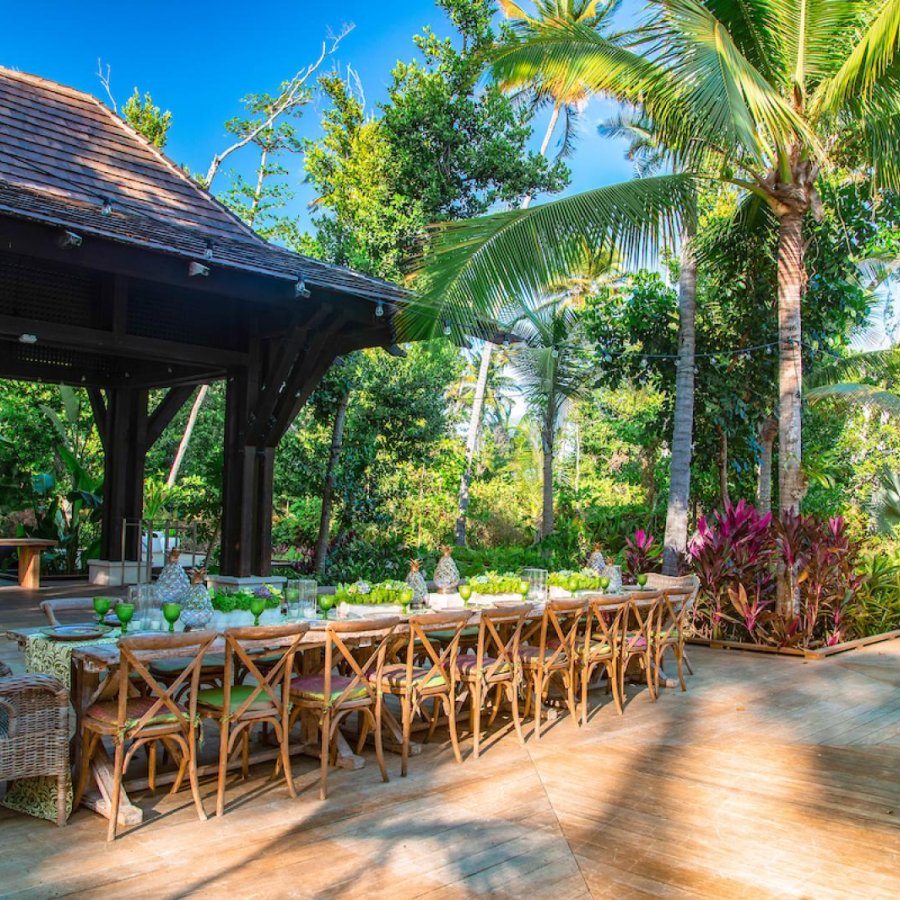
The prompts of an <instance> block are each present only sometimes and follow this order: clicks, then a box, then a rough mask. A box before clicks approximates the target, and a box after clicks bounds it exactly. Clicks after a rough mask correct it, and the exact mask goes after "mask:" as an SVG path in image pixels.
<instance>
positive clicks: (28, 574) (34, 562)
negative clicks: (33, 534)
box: [18, 547, 41, 591]
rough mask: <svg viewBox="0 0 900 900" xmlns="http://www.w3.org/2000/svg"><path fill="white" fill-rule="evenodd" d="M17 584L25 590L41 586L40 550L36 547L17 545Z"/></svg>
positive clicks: (34, 589)
mask: <svg viewBox="0 0 900 900" xmlns="http://www.w3.org/2000/svg"><path fill="white" fill-rule="evenodd" d="M18 551H19V585H20V586H21V587H23V588H24V589H25V590H26V591H36V590H39V589H40V586H41V551H40V550H39V549H38V548H37V547H19V548H18Z"/></svg>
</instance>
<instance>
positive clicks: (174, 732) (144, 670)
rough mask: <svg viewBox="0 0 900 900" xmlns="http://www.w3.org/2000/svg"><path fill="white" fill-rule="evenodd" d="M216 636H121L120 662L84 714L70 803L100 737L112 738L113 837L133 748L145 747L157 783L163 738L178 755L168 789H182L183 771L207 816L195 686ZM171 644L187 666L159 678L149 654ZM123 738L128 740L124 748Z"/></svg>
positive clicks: (151, 780) (84, 780) (80, 787)
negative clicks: (183, 694) (184, 699)
mask: <svg viewBox="0 0 900 900" xmlns="http://www.w3.org/2000/svg"><path fill="white" fill-rule="evenodd" d="M216 637H217V635H216V633H215V632H214V631H197V632H186V633H184V634H165V635H163V634H160V635H152V636H135V637H126V638H122V639H121V640H120V641H119V654H120V663H119V666H118V668H117V669H116V670H115V672H114V673H113V674H112V675H110V677H109V679H107V681H106V682H104V683H103V684H101V685H100V687H99V688H98V690H97V693H96V694H95V696H94V698H92V702H91V703H90V705H89V706H88V707H87V709H86V710H85V713H84V716H83V718H82V722H81V727H82V750H81V770H80V772H79V776H78V785H77V788H76V790H75V798H74V803H73V809H74V808H77V806H78V804H79V803H80V802H81V798H82V797H83V796H84V791H85V788H86V787H87V779H88V773H89V771H90V763H91V759H92V758H93V757H94V755H95V754H96V752H97V750H98V748H99V747H100V744H101V741H102V739H103V738H104V737H111V738H113V741H114V744H115V757H114V760H113V787H112V795H111V796H110V797H109V798H108V800H109V827H108V831H107V838H106V839H107V840H108V841H112V840H115V837H116V827H117V823H118V818H119V802H120V799H121V795H122V781H123V779H124V777H125V772H126V770H127V769H128V766H129V764H130V763H131V760H132V759H133V758H134V754H135V753H136V752H137V751H138V750H139V749H140V748H141V747H144V746H146V747H147V757H148V783H149V787H150V789H151V790H154V789H155V788H156V751H157V746H158V744H159V743H162V745H163V746H164V747H165V748H166V750H168V751H169V754H170V755H171V757H172V759H174V760H177V761H178V774H177V775H176V778H175V782H174V783H173V785H172V793H173V794H174V793H176V792H177V791H178V790H180V788H181V785H182V783H183V781H184V776H185V774H187V775H188V778H189V780H190V786H191V794H192V795H193V798H194V805H195V806H196V807H197V815H198V816H199V817H200V819H201V820H205V819H206V812H205V810H204V809H203V801H202V800H201V799H200V788H199V784H198V782H197V742H196V729H197V707H196V689H197V687H198V685H199V683H200V668H201V666H202V664H203V656H204V654H205V653H206V651H207V650H208V649H209V646H210V644H212V642H213V641H214V640H215V639H216ZM173 650H177V651H178V652H179V654H180V653H184V654H185V656H186V657H187V658H186V659H185V666H184V668H183V669H182V671H181V673H180V674H179V675H178V676H177V677H176V678H175V679H173V681H172V682H171V683H170V684H162V683H161V682H160V681H158V680H157V679H156V677H155V676H154V675H153V673H152V672H151V671H150V667H149V664H150V659H152V657H153V655H154V654H155V653H160V652H165V651H173ZM170 655H171V654H170ZM184 684H188V685H190V687H191V690H190V692H189V694H188V697H189V700H188V705H187V706H186V707H185V706H184V705H183V704H182V703H179V702H178V699H177V697H178V694H179V693H180V689H181V687H182V685H184ZM126 744H128V745H129V746H128V749H127V750H126Z"/></svg>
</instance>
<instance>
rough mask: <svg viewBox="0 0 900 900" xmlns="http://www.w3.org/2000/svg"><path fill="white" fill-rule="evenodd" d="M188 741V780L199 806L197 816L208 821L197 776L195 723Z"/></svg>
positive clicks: (192, 794)
mask: <svg viewBox="0 0 900 900" xmlns="http://www.w3.org/2000/svg"><path fill="white" fill-rule="evenodd" d="M187 742H188V745H187V747H188V780H189V781H190V784H191V796H192V797H193V798H194V806H196V807H197V818H198V819H200V821H201V822H205V821H206V818H207V816H206V810H205V809H204V808H203V798H202V797H201V796H200V779H199V778H198V777H197V734H196V731H195V730H194V725H193V724H192V725H191V728H190V731H189V732H188V735H187Z"/></svg>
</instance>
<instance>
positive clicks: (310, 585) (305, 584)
mask: <svg viewBox="0 0 900 900" xmlns="http://www.w3.org/2000/svg"><path fill="white" fill-rule="evenodd" d="M298 585H299V591H300V600H299V603H300V614H301V615H302V616H303V617H304V618H305V619H311V618H313V617H314V616H315V614H316V596H317V595H318V592H319V583H318V582H317V581H316V579H315V578H301V579H299V581H298Z"/></svg>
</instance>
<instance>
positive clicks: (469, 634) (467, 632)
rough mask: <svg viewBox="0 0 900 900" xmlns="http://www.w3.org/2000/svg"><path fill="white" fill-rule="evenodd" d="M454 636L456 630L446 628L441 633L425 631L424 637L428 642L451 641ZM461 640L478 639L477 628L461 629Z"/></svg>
mask: <svg viewBox="0 0 900 900" xmlns="http://www.w3.org/2000/svg"><path fill="white" fill-rule="evenodd" d="M455 634H456V629H454V628H448V629H446V630H442V631H426V632H425V636H426V637H427V638H428V640H429V641H446V642H449V641H452V640H453V636H454V635H455ZM460 637H461V638H477V637H478V626H477V625H475V626H473V627H472V628H463V630H462V632H461V633H460Z"/></svg>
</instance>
